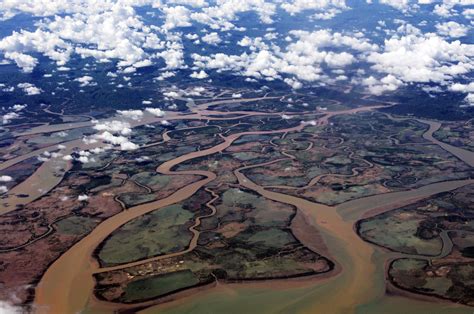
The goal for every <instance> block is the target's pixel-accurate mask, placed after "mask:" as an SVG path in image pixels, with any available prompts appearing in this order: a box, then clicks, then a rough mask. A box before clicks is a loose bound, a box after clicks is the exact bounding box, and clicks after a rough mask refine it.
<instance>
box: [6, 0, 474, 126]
mask: <svg viewBox="0 0 474 314" xmlns="http://www.w3.org/2000/svg"><path fill="white" fill-rule="evenodd" d="M473 17H474V0H442V1H433V0H413V1H410V0H367V1H344V0H319V1H314V0H288V1H284V0H277V1H266V0H217V1H207V0H168V1H166V0H163V1H158V0H117V1H112V0H109V1H98V0H70V1H64V0H0V26H1V27H0V29H1V31H0V72H1V70H2V66H8V65H12V64H13V65H15V66H16V68H17V69H18V71H19V72H21V73H24V74H31V73H35V70H36V69H37V68H38V67H40V66H41V65H42V64H43V63H45V64H48V65H49V64H51V67H50V68H48V69H49V70H48V71H49V73H43V74H42V75H43V76H44V78H49V77H54V76H55V75H59V74H61V73H67V72H68V71H72V70H74V71H73V74H71V75H70V76H69V79H70V80H72V81H74V82H75V83H76V85H77V88H78V89H84V88H87V87H88V86H89V87H91V86H95V85H97V82H96V80H95V77H94V75H91V74H90V73H87V69H84V71H83V69H77V68H73V67H72V66H71V64H72V62H73V61H74V60H76V59H81V60H87V66H89V67H99V66H100V65H104V64H108V65H110V64H112V65H113V67H114V69H113V71H109V73H108V75H109V77H114V78H116V77H119V78H125V81H124V83H125V84H126V82H127V78H130V77H133V76H134V75H139V73H138V72H140V71H139V70H140V69H144V68H147V67H155V68H157V69H158V74H157V75H156V76H155V77H154V79H155V80H156V81H158V82H159V81H166V80H167V79H169V78H171V77H173V76H176V75H177V74H180V75H183V73H185V75H186V76H188V77H189V78H190V79H195V80H196V81H199V80H204V81H209V82H211V81H212V79H218V77H219V75H220V74H223V73H225V74H231V75H235V76H239V77H242V78H244V79H245V81H247V82H256V81H258V82H266V81H281V82H284V83H285V84H287V85H288V86H289V87H290V88H292V89H295V90H297V89H300V88H302V87H304V86H309V85H310V86H318V85H319V86H325V85H332V84H335V85H337V84H342V85H350V86H356V87H358V88H360V89H362V90H364V91H365V92H367V93H370V94H373V95H384V94H386V93H390V92H394V91H397V90H399V89H400V88H403V87H407V86H414V87H416V88H419V89H420V90H424V91H426V92H428V93H431V94H433V95H436V93H440V92H445V91H451V92H455V93H460V94H462V95H463V97H464V100H465V102H464V105H465V106H474V83H473V82H472V72H473V68H474V58H473V57H474V37H473V32H472V28H473ZM137 73H138V74H137ZM26 77H27V76H26ZM130 84H131V83H130ZM117 85H120V83H117ZM0 88H1V91H2V93H8V92H9V91H10V92H11V91H13V90H17V91H18V90H21V91H23V92H24V93H25V94H26V95H38V94H40V93H41V92H42V89H41V88H40V87H37V86H35V84H34V83H32V82H28V81H26V82H21V83H16V84H10V82H8V81H0ZM3 119H4V120H8V117H7V118H5V117H4V118H3Z"/></svg>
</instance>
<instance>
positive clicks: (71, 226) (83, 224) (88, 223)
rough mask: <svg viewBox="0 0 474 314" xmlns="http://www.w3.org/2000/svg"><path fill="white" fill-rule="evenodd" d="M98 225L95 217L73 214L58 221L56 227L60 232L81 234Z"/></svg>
mask: <svg viewBox="0 0 474 314" xmlns="http://www.w3.org/2000/svg"><path fill="white" fill-rule="evenodd" d="M96 225H97V221H96V220H95V219H93V218H89V217H82V216H71V217H67V218H64V219H61V220H60V221H58V222H57V223H56V224H55V229H56V231H57V232H59V233H63V234H68V235H76V236H79V235H84V234H88V233H89V232H91V231H92V229H94V227H95V226H96Z"/></svg>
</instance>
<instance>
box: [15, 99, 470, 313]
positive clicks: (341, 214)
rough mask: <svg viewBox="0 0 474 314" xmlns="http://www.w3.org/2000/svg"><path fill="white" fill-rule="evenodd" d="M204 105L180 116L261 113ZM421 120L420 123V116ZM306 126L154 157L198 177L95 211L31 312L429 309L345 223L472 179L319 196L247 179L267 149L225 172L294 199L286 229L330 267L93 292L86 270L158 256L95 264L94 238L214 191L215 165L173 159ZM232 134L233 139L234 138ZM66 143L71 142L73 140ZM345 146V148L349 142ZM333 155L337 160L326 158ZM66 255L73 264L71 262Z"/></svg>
mask: <svg viewBox="0 0 474 314" xmlns="http://www.w3.org/2000/svg"><path fill="white" fill-rule="evenodd" d="M226 101H228V100H226ZM249 101H253V100H249ZM205 107H206V106H201V111H200V113H199V114H198V113H191V114H190V115H187V116H186V117H185V119H197V120H199V119H202V118H203V117H204V116H205V115H212V116H213V118H214V119H222V120H226V119H234V120H235V119H236V117H244V116H245V117H252V116H265V115H262V113H260V112H254V113H252V112H234V113H233V114H235V115H237V116H232V114H231V113H230V112H226V113H225V115H227V116H229V117H228V118H225V117H224V116H222V117H217V116H218V115H219V114H222V112H219V111H213V110H206V109H205ZM378 108H380V106H375V107H361V108H357V109H351V110H347V111H340V112H327V113H326V114H324V115H322V117H320V118H319V119H318V120H317V126H324V125H327V124H328V121H329V119H330V118H332V117H336V116H339V115H352V114H357V113H359V112H364V111H370V110H375V109H378ZM193 115H194V116H193ZM270 115H273V114H270ZM180 118H183V117H178V116H177V117H175V119H180ZM148 122H149V121H147V123H148ZM421 122H422V123H427V122H426V121H421ZM67 127H70V126H67ZM305 127H307V125H306V124H303V123H301V124H298V125H296V126H292V127H288V128H280V129H275V130H264V131H245V132H239V133H234V134H230V135H227V134H226V135H222V134H221V135H220V136H221V141H220V142H219V143H217V144H212V145H211V146H210V147H209V148H203V149H200V148H199V149H198V150H197V151H193V152H190V153H186V154H182V155H180V156H178V157H175V158H172V159H170V160H168V161H165V162H163V163H161V164H160V165H159V166H158V167H157V168H156V172H157V173H160V174H162V175H170V176H171V175H188V176H198V177H199V178H200V179H199V180H197V181H194V182H192V183H190V184H188V185H186V186H184V187H182V188H180V189H178V190H177V191H175V192H174V193H172V194H171V195H169V196H167V197H165V198H162V199H159V200H156V201H152V202H149V203H146V204H142V205H137V206H132V207H129V208H127V210H125V211H122V212H120V213H118V214H116V215H114V216H111V217H110V218H107V219H105V220H104V221H102V222H101V223H100V224H99V225H97V226H96V227H95V228H94V230H92V231H91V232H90V233H89V234H88V235H87V236H85V237H84V238H82V239H81V240H80V241H78V242H77V243H76V244H75V245H74V246H72V247H71V248H70V249H69V250H67V251H66V252H65V253H64V254H62V255H61V256H60V257H59V258H58V259H57V260H56V261H55V262H54V263H53V264H52V265H50V267H49V268H48V270H47V271H46V273H45V274H44V275H43V277H42V279H41V280H40V282H39V284H38V286H37V287H36V290H35V292H36V293H35V301H34V308H35V310H36V311H37V312H38V313H69V312H77V311H82V310H84V309H86V311H90V312H97V311H105V312H112V311H115V310H121V309H127V308H129V309H143V311H144V312H150V313H152V312H154V311H160V312H169V313H179V312H186V311H188V310H189V309H193V312H203V313H204V312H206V308H207V309H208V308H209V307H211V308H212V309H213V310H215V311H224V310H225V311H226V312H229V313H233V312H239V311H240V312H241V311H242V310H245V309H250V308H253V309H255V308H261V309H262V311H263V312H269V313H270V312H277V311H291V312H302V313H305V312H308V313H310V312H314V309H318V311H322V312H328V313H329V312H330V313H347V312H358V311H362V312H364V313H365V312H366V311H367V312H371V313H372V312H373V313H377V311H378V310H379V309H381V308H383V307H385V306H387V304H399V305H398V306H400V308H403V309H409V308H410V307H413V308H417V307H420V308H423V309H435V308H436V307H437V306H439V305H438V304H434V303H432V302H425V301H423V300H416V299H414V298H410V299H406V298H405V297H404V296H399V295H396V294H394V293H391V294H387V293H386V291H385V289H386V283H385V273H386V270H385V269H384V265H385V261H386V260H387V259H388V258H389V254H390V253H389V252H386V251H384V250H383V249H380V248H378V247H375V246H373V245H371V244H369V243H367V242H365V241H363V240H362V239H361V238H360V237H359V236H358V235H357V233H356V232H355V230H354V229H355V227H354V226H355V224H356V222H357V221H358V220H359V219H362V218H364V217H367V216H372V215H375V214H377V213H382V212H384V211H388V210H391V209H393V208H396V207H399V206H402V205H403V204H410V203H413V202H415V201H417V200H419V199H422V198H426V197H429V196H431V195H434V194H436V193H439V192H444V191H450V190H453V189H456V188H459V187H461V186H464V185H467V184H470V183H472V181H471V180H451V181H446V182H438V183H432V184H428V185H425V186H421V187H418V188H413V189H409V190H407V191H400V192H390V193H385V194H378V195H370V194H369V195H368V196H365V197H362V198H357V199H354V200H346V201H344V202H342V203H340V204H331V205H324V204H322V203H317V202H313V201H311V200H308V199H306V198H300V197H297V196H295V195H288V194H284V193H282V191H281V190H284V189H285V186H284V185H275V186H270V187H266V186H264V185H261V184H257V183H256V182H254V181H253V179H251V178H250V177H248V176H247V171H248V170H250V169H253V168H260V167H266V166H269V165H271V164H273V163H275V162H277V161H278V160H277V159H269V161H267V162H261V163H254V164H251V165H244V166H241V167H238V168H236V169H235V170H234V171H233V175H234V176H235V178H237V180H238V182H237V183H233V184H234V185H236V186H239V187H241V188H243V189H246V190H249V191H252V192H254V193H256V194H258V195H260V196H263V197H264V198H266V199H268V200H272V201H275V202H279V203H282V204H288V205H291V206H293V207H294V208H295V209H296V216H295V217H294V218H293V223H292V226H291V228H292V229H293V234H294V236H295V237H296V238H297V239H298V240H299V241H300V242H302V243H303V244H304V245H306V247H309V248H310V249H312V250H313V251H314V252H318V253H319V254H321V255H322V256H324V257H325V258H327V259H328V260H329V261H331V262H332V263H333V267H332V268H331V269H328V270H326V271H323V272H321V274H318V275H315V276H308V277H307V278H305V277H302V278H294V279H288V280H282V279H275V280H258V281H252V280H250V281H244V282H239V283H232V282H231V281H223V280H217V282H213V283H208V284H206V285H203V286H199V287H196V288H193V289H190V290H186V291H182V292H180V293H179V294H176V295H171V296H169V297H166V298H164V299H161V300H151V301H146V302H145V301H144V302H141V303H140V302H138V303H137V304H132V305H126V304H121V303H112V302H105V301H104V300H99V299H98V298H97V297H96V295H95V294H94V286H95V285H96V284H97V283H96V282H95V280H94V276H93V274H97V273H101V272H110V271H115V270H120V269H123V268H124V267H134V266H137V265H141V264H143V263H151V262H154V261H156V260H157V258H150V259H148V260H147V259H145V260H139V261H137V262H132V263H125V264H123V265H117V266H110V267H109V266H105V267H101V266H100V265H99V264H98V262H97V260H96V258H94V255H93V254H94V252H95V250H96V249H97V247H98V246H99V244H100V243H102V242H103V241H105V240H106V239H107V238H108V237H109V236H110V234H112V233H113V232H114V231H115V230H117V229H118V228H119V227H121V226H123V225H124V224H126V223H127V222H129V221H132V220H133V219H136V218H137V217H140V216H143V215H146V214H147V213H149V212H152V211H156V210H159V209H160V208H164V207H166V206H168V205H171V204H176V203H178V202H180V201H182V200H185V199H188V198H190V197H191V196H193V195H195V194H196V192H197V191H199V190H200V189H205V190H206V191H207V192H208V193H210V194H212V195H213V196H214V198H216V199H217V194H213V193H214V189H215V186H213V184H214V183H213V182H214V181H216V179H217V176H216V174H215V172H214V171H208V170H203V169H202V170H201V169H200V170H188V169H186V170H180V169H178V168H179V167H180V166H181V165H186V164H187V163H189V162H191V161H193V160H201V159H202V158H207V157H208V156H213V155H217V154H223V153H224V152H226V150H227V149H228V148H229V147H231V146H232V145H234V143H237V142H239V141H240V140H241V138H245V137H252V136H267V135H268V136H274V135H278V136H280V139H281V141H284V140H285V136H288V134H295V133H300V132H302V130H304V129H305ZM436 128H439V125H432V124H430V127H429V129H428V131H426V132H425V133H424V134H423V136H424V137H425V139H427V140H429V141H431V142H432V143H433V144H435V145H439V143H437V142H436V140H434V139H433V138H432V136H431V135H432V134H433V132H434V131H435V130H436ZM194 129H196V127H190V128H189V130H188V131H192V130H194ZM37 132H42V129H39V130H37ZM170 140H172V136H171V137H170V136H169V135H168V134H166V133H165V135H163V142H168V141H170ZM157 144H159V143H157ZM239 144H241V143H240V142H239ZM290 144H291V145H293V144H294V145H296V144H297V143H295V142H292V143H288V144H285V145H290ZM336 144H337V143H336ZM74 145H79V144H78V143H74ZM80 145H82V144H80ZM153 145H155V144H153ZM248 145H250V144H248ZM249 147H250V146H249ZM316 148H318V147H317V146H314V145H313V143H312V142H311V144H310V145H307V144H305V145H304V149H303V151H311V150H314V149H316ZM442 148H443V149H444V150H447V151H449V152H451V151H450V149H451V146H449V145H448V146H446V145H443V147H442ZM451 153H452V154H453V155H455V156H456V157H457V158H459V159H461V160H464V161H465V162H466V163H467V164H469V163H470V162H472V154H469V153H466V152H464V151H463V150H459V149H457V150H454V152H451ZM348 156H349V158H352V157H353V152H350V153H349V154H348ZM239 157H242V158H247V156H246V155H242V156H241V155H239ZM295 158H296V157H295V156H294V154H293V153H292V152H288V151H283V153H282V160H293V159H295ZM334 162H343V161H340V160H335V161H334ZM358 167H359V168H361V169H363V168H371V167H373V164H371V163H370V162H368V163H365V164H363V163H362V165H359V166H358ZM66 170H67V169H66ZM43 171H47V170H45V169H43V168H42V169H40V171H39V172H38V173H41V172H43ZM38 173H37V175H38ZM358 174H359V170H354V168H353V169H352V170H351V171H350V172H349V173H348V174H341V175H334V177H355V176H357V175H358ZM324 176H325V175H319V176H317V177H314V178H311V179H310V180H308V182H307V183H305V184H306V185H304V189H306V188H311V187H313V186H314V185H316V184H317V183H318V182H319V180H321V179H323V178H324ZM329 176H330V175H329ZM36 178H37V177H36ZM34 179H35V177H34V176H32V178H31V180H34ZM52 180H53V179H52ZM54 180H59V181H60V180H61V177H59V178H58V177H57V176H55V179H54ZM51 182H52V183H48V184H51V186H54V185H55V183H54V182H53V181H51ZM145 188H146V186H145ZM275 188H276V189H275ZM289 190H290V189H289ZM32 195H34V193H32ZM32 197H34V196H32ZM207 206H208V208H209V209H211V212H210V213H206V214H205V215H201V216H198V217H197V218H196V219H195V221H194V224H193V225H191V226H190V227H189V229H188V230H189V231H190V232H191V233H193V234H194V236H193V238H192V239H191V240H190V244H189V247H188V248H187V249H186V250H182V251H181V252H179V253H178V255H177V256H179V255H181V254H186V253H188V252H191V251H193V250H194V248H195V247H196V245H197V241H198V238H199V231H197V229H198V228H199V226H200V224H201V220H202V219H206V218H207V217H210V216H213V215H215V214H216V209H215V208H214V209H212V208H213V205H212V202H208V203H207ZM7 210H8V209H7ZM209 215H210V216H209ZM309 235H311V236H309ZM315 239H316V240H315ZM168 257H172V256H167V258H168ZM72 265H73V267H72V268H71V266H72ZM216 300H218V301H216ZM437 302H438V301H437ZM443 306H446V307H447V308H449V310H451V309H452V310H453V311H457V310H460V311H463V310H465V308H464V307H463V306H461V305H452V304H449V303H443ZM145 308H148V309H145Z"/></svg>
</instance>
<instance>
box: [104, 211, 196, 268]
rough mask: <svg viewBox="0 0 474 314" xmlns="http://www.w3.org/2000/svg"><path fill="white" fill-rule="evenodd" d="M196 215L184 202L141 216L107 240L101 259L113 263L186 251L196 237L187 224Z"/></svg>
mask: <svg viewBox="0 0 474 314" xmlns="http://www.w3.org/2000/svg"><path fill="white" fill-rule="evenodd" d="M193 217H194V214H193V213H192V212H190V211H188V210H186V209H184V208H183V206H182V205H180V204H174V205H170V206H166V207H163V208H160V209H158V210H155V211H153V212H151V213H149V214H146V215H144V216H141V217H138V218H136V219H134V220H132V221H130V222H128V223H126V224H125V225H123V226H122V227H120V228H119V229H117V230H116V231H114V232H113V233H112V234H111V236H110V237H109V238H108V239H107V240H105V242H103V245H102V247H101V248H100V250H99V252H98V257H99V259H100V262H101V264H102V265H106V266H110V265H116V264H122V263H127V262H132V261H136V260H140V259H145V258H148V257H152V256H157V255H163V254H169V253H173V252H179V251H182V250H184V249H185V248H186V246H187V245H188V244H189V241H190V240H191V237H192V233H191V232H190V231H188V230H187V226H189V224H190V223H191V222H192V220H193Z"/></svg>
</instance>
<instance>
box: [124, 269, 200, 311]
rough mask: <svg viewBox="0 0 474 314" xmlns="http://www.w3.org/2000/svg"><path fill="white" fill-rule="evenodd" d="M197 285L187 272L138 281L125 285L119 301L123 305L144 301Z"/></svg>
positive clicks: (191, 274)
mask: <svg viewBox="0 0 474 314" xmlns="http://www.w3.org/2000/svg"><path fill="white" fill-rule="evenodd" d="M198 283H199V280H198V278H196V276H194V274H193V273H192V272H191V271H189V270H183V271H177V272H173V273H169V274H166V275H160V276H153V277H148V278H144V279H139V280H136V281H132V282H130V283H129V284H127V286H126V287H125V289H124V293H123V295H122V296H121V301H122V302H125V303H131V302H138V301H144V300H147V299H151V298H156V297H158V296H162V295H166V294H168V293H171V292H173V291H176V290H180V289H183V288H186V287H190V286H194V285H196V284H198Z"/></svg>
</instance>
